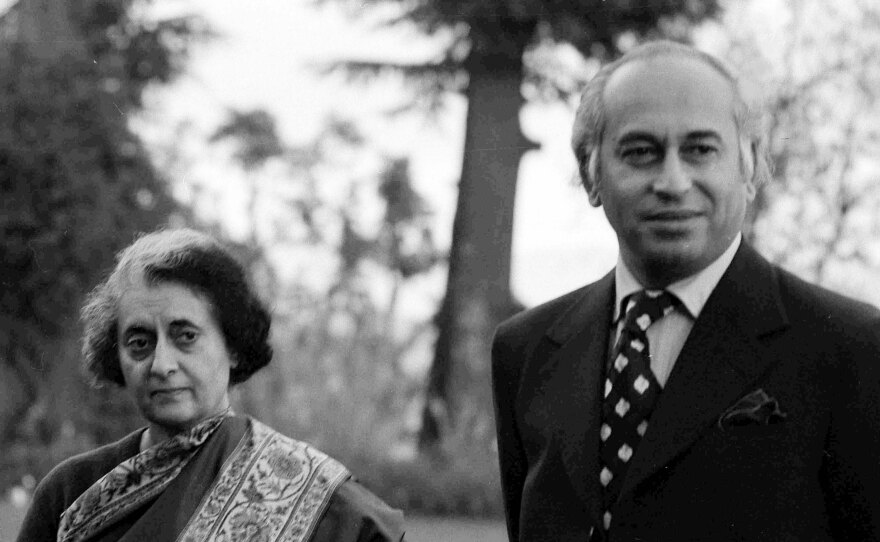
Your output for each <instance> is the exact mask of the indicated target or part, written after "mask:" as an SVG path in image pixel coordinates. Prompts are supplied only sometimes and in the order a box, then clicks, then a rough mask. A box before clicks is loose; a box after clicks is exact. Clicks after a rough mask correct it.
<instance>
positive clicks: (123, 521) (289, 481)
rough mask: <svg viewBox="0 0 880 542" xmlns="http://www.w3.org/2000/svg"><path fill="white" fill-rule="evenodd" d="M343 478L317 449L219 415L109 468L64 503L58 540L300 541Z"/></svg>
mask: <svg viewBox="0 0 880 542" xmlns="http://www.w3.org/2000/svg"><path fill="white" fill-rule="evenodd" d="M349 477H350V473H349V472H348V471H347V470H346V468H345V467H344V466H343V465H341V464H340V463H338V462H337V461H335V460H334V459H332V458H330V457H329V456H327V455H325V454H324V453H322V452H320V451H318V450H316V449H315V448H312V447H311V446H309V445H307V444H305V443H303V442H299V441H296V440H294V439H291V438H288V437H286V436H284V435H282V434H280V433H278V432H276V431H274V430H272V429H271V428H269V427H267V426H265V425H263V424H262V423H260V422H258V421H256V420H253V419H244V418H235V417H232V416H229V415H228V414H223V415H220V416H216V417H214V418H211V419H208V420H205V421H204V422H202V423H200V424H199V425H198V426H196V427H194V428H193V429H192V430H190V431H189V432H187V433H184V434H181V435H177V436H175V437H173V438H172V439H169V440H167V441H165V442H163V443H161V444H159V445H157V446H154V447H152V448H150V449H148V450H144V451H143V452H141V453H139V454H137V455H135V456H134V457H131V458H129V459H127V460H125V461H123V462H122V463H120V464H119V465H117V466H116V467H115V468H113V469H112V470H111V471H110V472H108V473H107V474H106V475H104V476H103V477H102V478H101V479H99V480H98V481H97V482H95V483H94V484H93V485H92V486H91V487H90V488H89V489H87V490H86V491H85V492H84V493H83V494H82V495H80V496H79V497H78V498H77V499H76V500H75V501H74V502H73V503H72V504H71V505H70V506H69V507H68V508H67V510H65V511H64V513H63V515H62V518H61V524H60V526H59V529H58V537H57V540H58V542H110V541H113V542H128V541H134V540H156V541H161V540H177V541H181V542H196V541H199V542H201V541H206V540H210V541H218V542H220V541H224V542H225V541H235V540H253V541H259V542H281V541H284V542H294V541H303V542H304V541H307V540H309V539H310V537H311V536H312V535H313V534H314V532H315V530H316V528H317V526H318V523H319V522H320V520H321V517H322V515H323V513H324V510H325V509H326V507H327V505H328V503H329V501H330V498H331V496H332V495H333V493H334V491H335V490H336V488H337V487H339V485H340V484H342V483H343V482H345V481H346V480H347V479H348V478H349Z"/></svg>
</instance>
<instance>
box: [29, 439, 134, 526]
mask: <svg viewBox="0 0 880 542" xmlns="http://www.w3.org/2000/svg"><path fill="white" fill-rule="evenodd" d="M139 442H140V431H136V432H134V433H132V434H130V435H128V436H126V437H124V438H123V439H121V440H118V441H116V442H113V443H110V444H106V445H104V446H101V447H99V448H95V449H94V450H90V451H88V452H85V453H82V454H78V455H75V456H73V457H70V458H68V459H65V460H64V461H62V462H61V463H59V464H58V465H56V466H55V468H53V469H52V470H51V471H49V474H47V475H46V476H45V477H44V478H43V479H42V480H41V481H40V483H39V484H38V485H37V488H36V490H35V491H34V496H33V499H31V505H30V507H29V508H28V512H27V514H26V515H25V518H24V522H23V523H22V527H21V531H20V533H19V537H18V540H20V541H32V542H39V541H42V540H46V541H50V540H51V541H54V540H55V533H56V531H57V530H58V518H59V517H60V516H61V513H62V512H63V511H64V510H66V509H67V507H68V506H70V503H72V502H73V501H74V500H76V498H77V497H79V496H80V495H81V494H82V493H83V491H85V490H86V489H88V488H89V487H90V486H91V485H92V484H93V483H95V481H96V480H98V479H99V478H100V477H101V476H103V475H104V474H106V473H107V472H108V471H109V470H110V469H112V468H113V467H115V466H116V465H118V464H119V463H121V462H122V461H124V460H125V459H127V458H129V457H131V456H132V455H134V454H136V453H137V452H138V444H139Z"/></svg>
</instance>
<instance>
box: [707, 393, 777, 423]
mask: <svg viewBox="0 0 880 542" xmlns="http://www.w3.org/2000/svg"><path fill="white" fill-rule="evenodd" d="M785 417H786V413H785V412H782V410H781V409H780V408H779V401H777V400H776V398H774V397H770V396H769V395H767V392H765V391H764V390H763V389H762V388H758V389H756V390H755V391H753V392H751V393H749V394H747V395H745V396H743V397H742V398H741V399H740V400H739V401H737V402H736V403H735V404H734V405H733V406H732V407H730V408H728V409H727V410H725V411H724V413H723V414H721V416H719V417H718V427H720V428H721V429H727V428H728V427H738V426H743V425H770V424H774V423H779V422H781V421H783V420H784V419H785Z"/></svg>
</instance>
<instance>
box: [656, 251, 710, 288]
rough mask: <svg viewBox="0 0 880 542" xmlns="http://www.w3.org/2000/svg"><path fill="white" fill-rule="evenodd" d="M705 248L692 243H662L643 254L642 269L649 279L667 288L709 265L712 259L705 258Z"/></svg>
mask: <svg viewBox="0 0 880 542" xmlns="http://www.w3.org/2000/svg"><path fill="white" fill-rule="evenodd" d="M706 248H707V247H705V246H704V245H702V244H697V243H694V242H675V243H672V242H670V243H662V244H659V245H654V246H652V247H650V249H649V250H646V251H645V252H644V254H645V256H646V257H645V258H644V260H643V265H644V269H645V271H646V272H647V274H648V276H649V277H655V278H656V279H657V280H658V281H660V282H662V283H663V284H661V286H667V285H669V284H671V283H673V282H676V281H678V280H681V279H684V278H687V277H689V276H691V275H693V274H694V273H697V272H699V271H701V270H702V269H704V268H705V267H706V266H707V265H709V264H710V263H711V262H712V260H713V258H710V257H708V256H707V252H708V251H707V250H706Z"/></svg>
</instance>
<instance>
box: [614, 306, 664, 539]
mask: <svg viewBox="0 0 880 542" xmlns="http://www.w3.org/2000/svg"><path fill="white" fill-rule="evenodd" d="M679 303H680V302H679V300H678V298H676V297H675V296H674V295H673V294H670V293H669V292H666V291H646V290H641V291H639V292H636V293H634V294H632V295H630V296H627V298H626V299H624V301H623V307H624V315H623V328H622V329H621V331H620V336H619V337H618V339H617V343H616V344H615V345H614V350H612V353H611V359H610V363H609V365H608V367H607V368H606V372H605V374H606V380H605V399H604V401H603V402H602V426H601V427H600V430H599V437H600V438H601V444H600V456H601V470H600V472H599V481H600V482H601V484H602V488H603V503H602V504H603V513H604V517H603V523H604V525H603V527H604V528H605V530H608V529H609V528H610V526H611V514H612V513H613V511H612V506H613V505H614V502H615V501H616V500H617V496H618V495H619V494H620V489H621V486H622V485H623V477H624V474H626V469H627V467H628V466H629V462H630V459H631V458H632V456H633V454H634V453H635V450H636V447H637V446H638V445H639V442H640V441H641V440H642V436H644V434H645V431H646V430H647V429H648V419H649V418H650V416H651V411H652V410H653V408H654V403H655V402H656V401H657V397H658V396H659V395H660V384H659V383H658V382H657V378H656V377H655V376H654V373H653V371H651V354H650V349H649V346H648V335H647V334H646V331H647V330H648V327H649V326H650V325H651V324H652V323H654V322H656V321H657V320H659V319H660V318H663V316H665V315H667V314H669V313H670V312H672V311H673V310H675V307H676V306H677V305H678V304H679Z"/></svg>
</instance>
